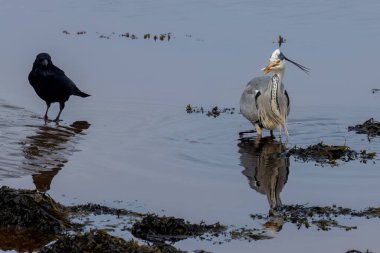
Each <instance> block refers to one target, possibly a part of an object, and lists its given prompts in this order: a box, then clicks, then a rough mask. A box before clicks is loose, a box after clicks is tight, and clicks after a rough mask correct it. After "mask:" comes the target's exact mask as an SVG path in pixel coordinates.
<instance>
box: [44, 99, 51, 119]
mask: <svg viewBox="0 0 380 253" xmlns="http://www.w3.org/2000/svg"><path fill="white" fill-rule="evenodd" d="M46 105H47V108H46V112H45V116H44V120H45V121H47V120H48V116H47V113H48V111H49V108H50V103H49V102H46Z"/></svg>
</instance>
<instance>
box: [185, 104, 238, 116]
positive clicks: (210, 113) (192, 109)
mask: <svg viewBox="0 0 380 253" xmlns="http://www.w3.org/2000/svg"><path fill="white" fill-rule="evenodd" d="M186 112H187V113H202V114H204V113H205V110H204V109H203V107H202V106H201V107H198V106H192V105H191V104H188V105H187V106H186ZM222 113H226V114H234V113H235V108H233V107H232V108H222V109H220V108H219V107H218V106H214V107H213V108H211V110H208V111H207V113H206V116H208V117H214V118H216V117H218V116H220V114H222Z"/></svg>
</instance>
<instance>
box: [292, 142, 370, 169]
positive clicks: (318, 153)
mask: <svg viewBox="0 0 380 253" xmlns="http://www.w3.org/2000/svg"><path fill="white" fill-rule="evenodd" d="M288 155H291V156H293V157H294V158H295V159H296V160H301V161H303V162H309V161H315V162H316V163H317V164H321V165H323V164H330V165H332V166H334V165H337V160H340V161H344V162H348V161H351V160H357V159H359V160H360V162H363V163H366V162H367V161H368V160H372V159H374V158H375V156H376V153H375V152H367V151H366V150H361V151H359V152H358V151H355V150H352V149H350V148H349V147H348V146H346V145H341V146H338V145H326V144H324V143H322V142H320V143H318V144H315V145H310V146H308V147H307V148H300V147H297V146H294V147H293V148H291V149H290V150H289V151H288Z"/></svg>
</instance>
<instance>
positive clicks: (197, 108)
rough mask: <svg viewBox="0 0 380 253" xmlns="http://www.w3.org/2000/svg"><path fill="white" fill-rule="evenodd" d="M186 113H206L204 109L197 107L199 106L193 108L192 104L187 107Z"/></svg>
mask: <svg viewBox="0 0 380 253" xmlns="http://www.w3.org/2000/svg"><path fill="white" fill-rule="evenodd" d="M186 112H187V113H202V114H203V113H204V109H203V107H202V106H201V107H197V106H192V105H191V104H188V105H186Z"/></svg>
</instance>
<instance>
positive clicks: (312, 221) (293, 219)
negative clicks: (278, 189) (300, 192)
mask: <svg viewBox="0 0 380 253" xmlns="http://www.w3.org/2000/svg"><path fill="white" fill-rule="evenodd" d="M338 216H364V213H362V212H357V211H355V210H352V209H350V208H343V207H337V206H335V205H333V206H324V207H321V206H311V207H307V206H304V205H282V206H279V207H277V208H275V209H274V210H272V212H271V213H270V214H269V215H257V214H256V215H251V218H253V219H259V220H269V221H270V220H272V219H273V217H276V218H277V219H278V218H281V220H283V222H284V223H286V222H289V223H293V224H295V225H296V226H297V228H298V229H300V228H302V227H305V228H310V227H312V226H315V227H317V229H318V230H323V231H327V230H330V229H331V228H333V227H336V228H341V229H345V230H346V231H349V230H351V229H356V228H357V227H356V226H346V225H341V224H339V223H338V221H337V220H336V219H335V218H336V217H338Z"/></svg>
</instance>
